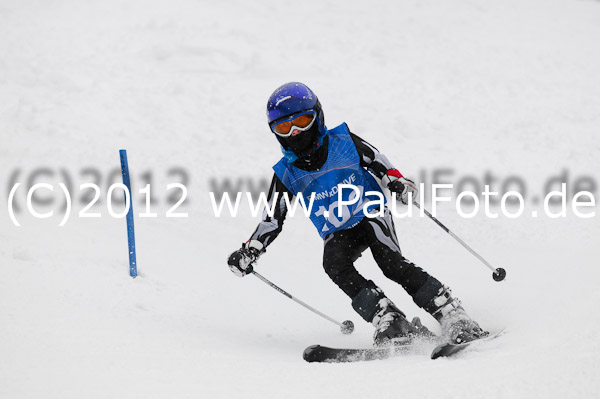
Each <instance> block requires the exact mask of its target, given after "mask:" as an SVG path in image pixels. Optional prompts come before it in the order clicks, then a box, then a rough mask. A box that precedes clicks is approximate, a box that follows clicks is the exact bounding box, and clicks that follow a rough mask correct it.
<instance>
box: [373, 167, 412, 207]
mask: <svg viewBox="0 0 600 399" xmlns="http://www.w3.org/2000/svg"><path fill="white" fill-rule="evenodd" d="M381 181H382V183H383V184H384V185H386V186H387V188H388V189H389V190H390V191H391V192H392V193H396V194H398V195H399V196H400V201H401V202H402V203H403V204H404V205H408V203H409V202H411V201H412V202H414V201H416V200H417V197H418V195H419V190H418V189H417V185H416V184H415V182H413V181H412V180H410V179H407V178H405V177H404V176H402V174H401V173H400V172H398V170H396V169H390V170H388V171H387V173H386V175H385V176H383V178H382V179H381ZM411 193H412V199H411V200H410V199H409V194H411Z"/></svg>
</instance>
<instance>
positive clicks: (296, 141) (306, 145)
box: [276, 123, 319, 158]
mask: <svg viewBox="0 0 600 399" xmlns="http://www.w3.org/2000/svg"><path fill="white" fill-rule="evenodd" d="M276 136H277V135H276ZM277 140H278V141H279V143H280V144H281V145H282V146H283V148H285V149H286V150H291V151H293V152H294V154H296V155H297V156H298V157H299V158H304V157H308V156H310V155H311V154H312V153H314V151H315V150H316V149H317V147H318V145H319V126H318V123H313V125H312V126H311V127H310V129H308V130H306V131H304V132H302V133H300V134H299V135H297V136H294V137H280V136H277Z"/></svg>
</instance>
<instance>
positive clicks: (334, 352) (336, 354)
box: [303, 344, 411, 363]
mask: <svg viewBox="0 0 600 399" xmlns="http://www.w3.org/2000/svg"><path fill="white" fill-rule="evenodd" d="M410 348H411V345H408V344H407V345H399V346H391V347H386V348H364V349H349V348H345V349H341V348H330V347H328V346H321V345H312V346H309V347H308V348H306V349H305V350H304V354H303V357H304V360H306V361H307V362H309V363H313V362H318V363H347V362H364V361H370V360H381V359H387V358H389V357H392V356H398V355H401V354H403V353H407V352H408V351H409V349H410Z"/></svg>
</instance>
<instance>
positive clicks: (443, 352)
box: [431, 330, 505, 359]
mask: <svg viewBox="0 0 600 399" xmlns="http://www.w3.org/2000/svg"><path fill="white" fill-rule="evenodd" d="M504 331H505V330H500V331H498V332H497V333H495V334H490V335H488V336H486V337H483V338H479V339H476V340H474V341H469V342H465V343H462V344H452V343H445V344H441V345H438V346H437V347H436V348H435V349H434V350H433V352H431V358H432V359H437V358H440V357H449V356H452V355H454V354H456V353H458V352H461V351H463V350H465V349H467V348H468V347H469V346H471V345H472V344H480V343H482V342H485V341H490V340H492V339H494V338H497V337H499V336H500V335H502V334H503V333H504Z"/></svg>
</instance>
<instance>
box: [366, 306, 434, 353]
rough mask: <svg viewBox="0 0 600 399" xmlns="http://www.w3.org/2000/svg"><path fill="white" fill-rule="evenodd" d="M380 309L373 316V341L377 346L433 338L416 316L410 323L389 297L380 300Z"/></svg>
mask: <svg viewBox="0 0 600 399" xmlns="http://www.w3.org/2000/svg"><path fill="white" fill-rule="evenodd" d="M378 307H379V308H380V310H379V311H378V312H377V314H376V315H375V317H374V318H373V321H372V323H373V325H374V326H375V333H374V334H373V343H374V345H375V346H377V347H385V346H398V345H408V344H410V343H411V342H412V341H413V340H414V339H415V338H421V337H425V338H432V337H434V335H433V333H431V331H429V330H428V329H427V327H425V326H424V325H422V324H421V320H419V318H418V317H415V318H414V319H413V321H412V323H410V322H409V321H408V320H406V315H405V314H404V313H402V311H400V310H399V309H398V308H397V307H396V305H394V304H393V303H392V301H390V300H389V299H387V298H383V299H381V300H380V301H379V304H378Z"/></svg>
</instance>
